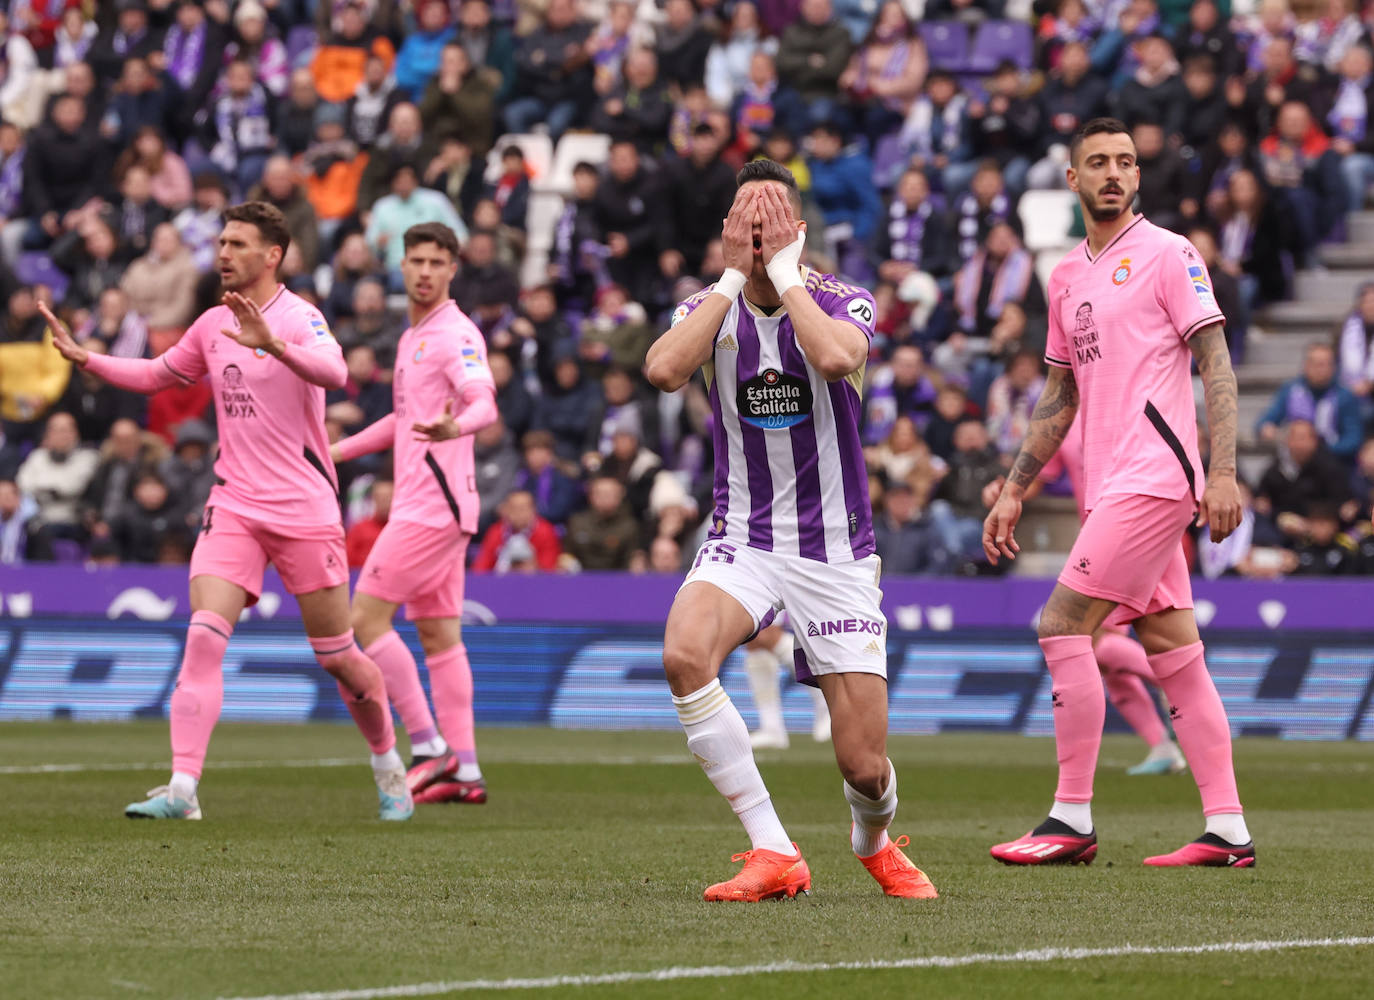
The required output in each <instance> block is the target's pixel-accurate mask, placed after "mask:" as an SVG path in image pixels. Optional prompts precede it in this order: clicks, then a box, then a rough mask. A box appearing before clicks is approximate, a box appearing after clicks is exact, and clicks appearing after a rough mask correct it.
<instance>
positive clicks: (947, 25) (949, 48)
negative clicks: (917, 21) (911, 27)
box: [921, 21, 968, 73]
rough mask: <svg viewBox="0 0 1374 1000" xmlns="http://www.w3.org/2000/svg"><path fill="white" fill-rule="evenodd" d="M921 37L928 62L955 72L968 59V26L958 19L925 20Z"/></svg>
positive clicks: (962, 66) (961, 67)
mask: <svg viewBox="0 0 1374 1000" xmlns="http://www.w3.org/2000/svg"><path fill="white" fill-rule="evenodd" d="M921 39H922V41H924V42H925V43H926V52H928V53H929V54H930V64H931V65H932V66H935V67H937V68H939V69H947V70H949V71H950V72H952V73H957V72H959V71H960V70H961V69H963V68H964V63H965V62H966V61H967V59H968V28H967V27H966V26H965V25H963V24H962V23H961V22H959V21H925V22H923V23H922V24H921Z"/></svg>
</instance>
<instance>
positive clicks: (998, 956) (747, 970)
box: [221, 937, 1374, 1000]
mask: <svg viewBox="0 0 1374 1000" xmlns="http://www.w3.org/2000/svg"><path fill="white" fill-rule="evenodd" d="M1368 945H1374V937H1339V938H1299V939H1296V940H1288V941H1282V940H1281V941H1221V942H1218V943H1215V944H1199V945H1177V946H1153V945H1131V944H1127V945H1119V946H1117V947H1114V948H1036V949H1033V950H1030V951H1013V952H984V953H981V954H973V955H928V956H925V957H923V958H898V959H881V958H879V959H872V960H870V961H867V962H790V961H789V962H769V963H768V964H766V965H701V966H672V967H669V968H666V969H651V970H648V971H646V972H608V973H603V974H600V975H582V976H546V977H544V978H541V979H460V980H454V981H452V982H441V983H413V984H411V985H408V986H377V987H372V988H369V989H360V990H319V991H312V992H309V993H279V994H268V995H266V996H259V997H235V998H232V1000H385V998H389V997H430V996H439V995H441V994H444V993H463V992H467V991H469V990H547V989H555V988H557V987H559V986H618V985H621V984H624V983H659V982H667V981H669V980H675V979H727V978H731V977H735V976H761V975H771V974H775V973H779V972H793V973H795V972H841V971H858V972H872V971H883V970H888V969H955V968H960V967H962V966H967V965H995V964H1016V963H1035V962H1073V961H1081V960H1083V959H1088V958H1121V957H1125V956H1129V955H1208V954H1214V953H1224V954H1242V953H1253V952H1261V951H1285V950H1288V949H1290V948H1360V947H1365V946H1368ZM221 1000H226V998H221Z"/></svg>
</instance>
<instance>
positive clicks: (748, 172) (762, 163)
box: [735, 160, 802, 215]
mask: <svg viewBox="0 0 1374 1000" xmlns="http://www.w3.org/2000/svg"><path fill="white" fill-rule="evenodd" d="M761 181H776V182H777V183H779V184H781V185H782V186H783V187H785V188H787V197H788V199H789V200H790V201H791V202H792V210H793V211H794V212H796V213H797V215H801V211H802V200H801V188H799V187H797V179H796V178H795V177H793V176H792V171H790V170H788V169H787V168H786V167H784V166H783V165H782V164H781V163H779V162H778V161H777V160H750V161H749V162H748V163H746V164H745V165H744V166H742V167H740V168H739V173H737V174H735V187H737V188H741V187H744V185H746V184H753V183H757V182H761Z"/></svg>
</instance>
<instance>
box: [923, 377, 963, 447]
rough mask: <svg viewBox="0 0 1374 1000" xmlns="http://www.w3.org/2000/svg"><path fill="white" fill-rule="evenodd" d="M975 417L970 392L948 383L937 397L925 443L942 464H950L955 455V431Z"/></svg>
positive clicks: (928, 422) (927, 427) (926, 431)
mask: <svg viewBox="0 0 1374 1000" xmlns="http://www.w3.org/2000/svg"><path fill="white" fill-rule="evenodd" d="M970 416H973V413H972V412H971V406H970V404H969V399H968V392H967V391H966V390H965V389H964V388H963V386H960V385H956V384H954V383H951V382H946V383H945V384H944V385H942V386H940V391H939V392H938V393H936V396H935V412H934V413H932V414H931V416H930V420H929V421H927V423H926V429H925V435H924V436H925V441H926V444H927V445H929V446H930V453H931V455H932V456H934V457H935V458H937V459H939V460H940V461H941V462H948V461H949V456H950V455H952V454H954V430H955V428H956V427H958V426H959V425H960V424H961V423H963V421H964V420H965V419H966V418H967V417H970Z"/></svg>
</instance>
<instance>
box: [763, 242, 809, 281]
mask: <svg viewBox="0 0 1374 1000" xmlns="http://www.w3.org/2000/svg"><path fill="white" fill-rule="evenodd" d="M805 246H806V234H805V233H798V234H797V238H796V239H795V240H793V241H792V242H791V243H789V244H788V245H787V246H785V247H783V248H782V249H781V250H779V251H778V252H777V253H775V254H774V255H773V259H772V260H770V261H769V262H768V267H767V271H768V279H769V280H770V281H772V282H773V287H774V288H775V289H777V292H778V294H779V295H786V294H787V291H788V289H791V288H801V287H802V278H801V255H802V248H803V247H805Z"/></svg>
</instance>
